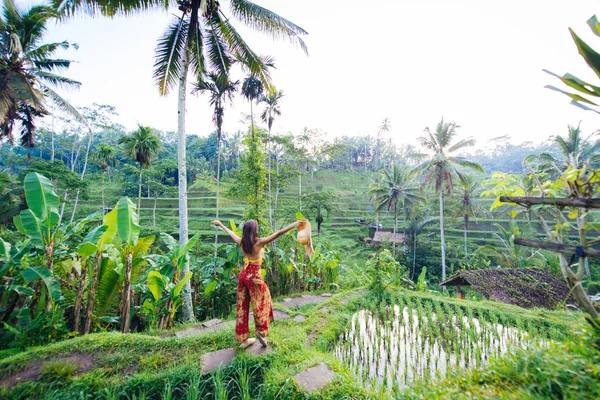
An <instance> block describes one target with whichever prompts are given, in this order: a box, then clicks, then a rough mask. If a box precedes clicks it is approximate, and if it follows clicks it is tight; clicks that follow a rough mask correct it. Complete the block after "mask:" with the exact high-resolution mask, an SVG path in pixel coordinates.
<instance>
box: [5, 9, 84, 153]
mask: <svg viewBox="0 0 600 400" xmlns="http://www.w3.org/2000/svg"><path fill="white" fill-rule="evenodd" d="M2 8H3V10H2V15H1V16H0V139H3V138H5V139H7V140H9V141H10V142H11V143H13V142H14V137H13V130H14V128H15V126H16V125H17V124H18V125H20V127H21V129H20V142H21V145H22V146H23V147H26V148H32V147H35V136H34V135H35V129H36V126H35V118H37V117H41V116H43V115H47V114H49V111H48V109H47V104H46V100H50V101H52V102H53V103H54V105H55V106H57V107H58V108H59V109H61V110H62V111H65V112H69V113H71V114H73V115H74V116H76V117H77V118H78V119H80V120H82V119H83V118H82V117H81V115H80V114H79V112H78V111H77V110H76V109H75V108H74V107H73V106H71V105H70V104H69V103H68V102H67V101H66V100H65V99H64V98H62V97H61V96H60V95H59V94H58V93H57V92H56V91H55V89H56V88H65V89H73V88H78V87H79V86H80V85H81V84H80V83H79V82H77V81H74V80H72V79H69V78H66V77H64V76H62V75H60V74H59V72H61V71H63V70H66V69H68V68H69V66H70V65H71V61H69V60H66V59H62V58H54V56H55V53H56V52H57V51H59V50H66V49H69V48H70V47H74V48H77V45H75V44H73V45H72V44H70V43H69V42H67V41H66V40H65V41H62V42H56V43H47V44H42V43H41V42H42V40H43V37H44V35H45V33H46V24H47V23H48V21H50V20H51V19H53V18H57V16H58V14H57V13H56V11H55V10H54V9H53V8H51V7H48V6H43V5H39V6H33V7H31V8H30V9H29V10H23V9H19V8H18V7H17V6H16V5H15V1H14V0H3V7H2Z"/></svg>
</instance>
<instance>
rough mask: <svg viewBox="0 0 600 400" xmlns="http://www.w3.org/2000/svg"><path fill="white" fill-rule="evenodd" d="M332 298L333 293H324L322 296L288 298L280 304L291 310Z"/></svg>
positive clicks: (311, 295)
mask: <svg viewBox="0 0 600 400" xmlns="http://www.w3.org/2000/svg"><path fill="white" fill-rule="evenodd" d="M329 297H331V293H323V294H321V295H314V294H304V295H302V296H300V297H293V298H292V297H288V298H285V299H283V301H281V302H280V303H279V304H281V305H282V306H285V307H289V308H295V307H300V306H303V305H305V304H318V303H322V302H324V301H325V300H327V299H328V298H329Z"/></svg>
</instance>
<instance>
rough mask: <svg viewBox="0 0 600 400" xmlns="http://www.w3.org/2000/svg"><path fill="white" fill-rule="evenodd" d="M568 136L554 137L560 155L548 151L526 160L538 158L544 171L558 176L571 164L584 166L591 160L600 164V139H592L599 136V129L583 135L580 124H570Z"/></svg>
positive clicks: (593, 165) (592, 162)
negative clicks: (599, 151)
mask: <svg viewBox="0 0 600 400" xmlns="http://www.w3.org/2000/svg"><path fill="white" fill-rule="evenodd" d="M568 129H569V133H568V136H567V137H566V138H565V137H562V136H554V137H553V138H552V139H553V141H554V143H555V145H556V147H558V155H556V156H555V155H552V154H550V153H548V152H544V153H541V154H539V155H531V156H529V157H527V158H526V159H525V162H526V163H527V162H530V161H532V160H537V161H538V163H539V169H540V170H541V171H542V172H546V173H549V174H550V175H552V176H554V177H556V176H558V175H560V174H561V173H563V172H564V171H565V170H566V169H567V167H568V166H569V165H573V166H576V168H582V167H583V164H584V163H585V162H589V163H590V164H591V166H592V167H594V168H596V167H598V166H600V154H598V150H599V149H600V139H596V140H592V138H593V137H594V136H598V131H596V132H594V133H592V134H591V135H589V136H587V137H583V135H582V134H581V130H580V129H579V125H577V127H575V126H571V125H569V126H568Z"/></svg>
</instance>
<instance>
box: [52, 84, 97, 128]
mask: <svg viewBox="0 0 600 400" xmlns="http://www.w3.org/2000/svg"><path fill="white" fill-rule="evenodd" d="M42 90H43V92H44V94H45V95H46V96H47V97H48V98H49V99H50V100H51V101H52V102H53V103H54V104H55V105H56V106H57V107H58V109H59V110H61V111H63V112H66V113H68V114H70V115H72V116H73V117H75V118H76V119H77V120H78V121H79V122H80V123H82V124H83V125H84V126H86V127H87V128H88V129H89V125H88V123H87V121H86V119H85V118H84V116H83V115H81V113H80V112H79V110H77V109H76V108H75V107H73V106H72V105H71V103H69V102H68V101H67V100H65V99H64V98H63V97H62V96H61V95H59V94H58V93H56V92H55V91H54V90H52V89H51V88H50V87H48V86H46V85H43V86H42Z"/></svg>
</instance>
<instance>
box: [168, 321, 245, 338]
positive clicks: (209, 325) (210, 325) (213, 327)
mask: <svg viewBox="0 0 600 400" xmlns="http://www.w3.org/2000/svg"><path fill="white" fill-rule="evenodd" d="M234 325H235V321H221V320H220V319H211V320H210V321H205V322H202V323H201V324H198V325H194V326H191V327H189V328H187V329H184V330H182V331H178V332H175V336H176V337H177V338H179V339H181V338H184V337H187V336H198V335H201V334H203V333H206V332H214V331H217V330H219V329H223V328H231V327H233V326H234ZM172 336H173V335H169V334H167V335H163V336H161V337H163V338H164V337H172Z"/></svg>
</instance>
